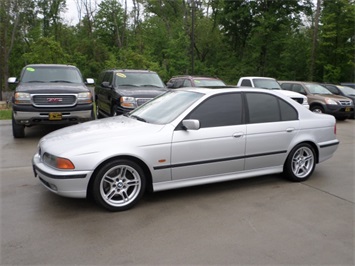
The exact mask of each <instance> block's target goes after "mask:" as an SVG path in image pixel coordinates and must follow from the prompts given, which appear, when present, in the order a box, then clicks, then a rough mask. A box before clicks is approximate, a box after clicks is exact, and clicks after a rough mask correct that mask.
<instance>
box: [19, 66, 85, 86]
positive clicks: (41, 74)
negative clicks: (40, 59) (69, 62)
mask: <svg viewBox="0 0 355 266" xmlns="http://www.w3.org/2000/svg"><path fill="white" fill-rule="evenodd" d="M21 82H23V83H36V82H39V83H49V82H53V83H55V82H58V83H61V82H63V83H83V80H82V77H81V75H80V72H79V70H78V69H76V68H73V67H48V66H46V67H37V66H31V67H26V68H25V69H24V71H23V74H22V78H21Z"/></svg>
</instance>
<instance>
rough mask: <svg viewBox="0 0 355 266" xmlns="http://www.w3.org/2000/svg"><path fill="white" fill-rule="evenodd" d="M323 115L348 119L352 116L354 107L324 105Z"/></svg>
mask: <svg viewBox="0 0 355 266" xmlns="http://www.w3.org/2000/svg"><path fill="white" fill-rule="evenodd" d="M324 111H325V113H326V114H330V115H333V116H335V117H339V118H350V117H353V116H354V106H353V105H352V106H340V105H331V104H327V105H325V110H324Z"/></svg>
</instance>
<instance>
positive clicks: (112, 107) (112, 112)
mask: <svg viewBox="0 0 355 266" xmlns="http://www.w3.org/2000/svg"><path fill="white" fill-rule="evenodd" d="M116 115H117V104H114V105H112V106H111V116H116Z"/></svg>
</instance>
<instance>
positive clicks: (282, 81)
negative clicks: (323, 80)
mask: <svg viewBox="0 0 355 266" xmlns="http://www.w3.org/2000/svg"><path fill="white" fill-rule="evenodd" d="M278 82H280V83H294V84H316V85H322V84H320V83H318V82H312V81H294V80H279V81H278Z"/></svg>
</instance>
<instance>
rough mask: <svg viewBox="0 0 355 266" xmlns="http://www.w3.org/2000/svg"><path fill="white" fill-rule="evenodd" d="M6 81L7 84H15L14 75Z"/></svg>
mask: <svg viewBox="0 0 355 266" xmlns="http://www.w3.org/2000/svg"><path fill="white" fill-rule="evenodd" d="M7 83H9V84H16V83H17V81H16V77H11V78H8V80H7Z"/></svg>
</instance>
